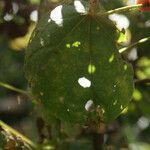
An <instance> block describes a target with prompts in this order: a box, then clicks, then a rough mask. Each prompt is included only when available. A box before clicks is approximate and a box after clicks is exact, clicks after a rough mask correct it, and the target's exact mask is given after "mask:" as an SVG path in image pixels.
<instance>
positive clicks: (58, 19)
mask: <svg viewBox="0 0 150 150" xmlns="http://www.w3.org/2000/svg"><path fill="white" fill-rule="evenodd" d="M62 8H63V6H62V5H59V6H57V7H56V8H55V9H53V10H52V11H51V13H50V19H51V20H53V21H54V22H55V23H56V24H57V25H58V26H62V25H63V17H62ZM50 19H48V22H49V21H50Z"/></svg>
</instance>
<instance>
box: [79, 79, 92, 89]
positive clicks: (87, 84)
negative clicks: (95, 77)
mask: <svg viewBox="0 0 150 150" xmlns="http://www.w3.org/2000/svg"><path fill="white" fill-rule="evenodd" d="M78 83H79V84H80V85H81V86H82V87H83V88H89V87H90V86H91V81H90V80H88V79H87V78H85V77H82V78H79V79H78Z"/></svg>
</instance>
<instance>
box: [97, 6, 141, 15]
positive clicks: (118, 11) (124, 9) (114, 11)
mask: <svg viewBox="0 0 150 150" xmlns="http://www.w3.org/2000/svg"><path fill="white" fill-rule="evenodd" d="M143 6H144V5H143V4H137V5H130V6H125V7H120V8H117V9H113V10H109V11H107V12H104V13H102V12H99V13H98V14H97V15H99V16H105V15H111V14H114V13H120V12H124V11H128V10H132V9H137V8H141V7H143Z"/></svg>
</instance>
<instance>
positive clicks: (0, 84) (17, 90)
mask: <svg viewBox="0 0 150 150" xmlns="http://www.w3.org/2000/svg"><path fill="white" fill-rule="evenodd" d="M0 86H2V87H4V88H6V89H9V90H12V91H15V92H18V93H21V94H24V95H26V96H28V97H29V93H28V92H27V91H24V90H21V89H19V88H16V87H14V86H12V85H9V84H7V83H3V82H0Z"/></svg>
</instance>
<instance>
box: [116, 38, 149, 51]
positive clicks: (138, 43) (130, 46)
mask: <svg viewBox="0 0 150 150" xmlns="http://www.w3.org/2000/svg"><path fill="white" fill-rule="evenodd" d="M149 40H150V37H147V38H143V39H141V40H139V41H137V42H135V43H133V44H131V45H129V46H127V47H124V48H121V49H119V53H123V52H125V51H127V50H130V49H131V48H133V47H135V46H138V45H140V44H142V43H145V42H147V41H149Z"/></svg>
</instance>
